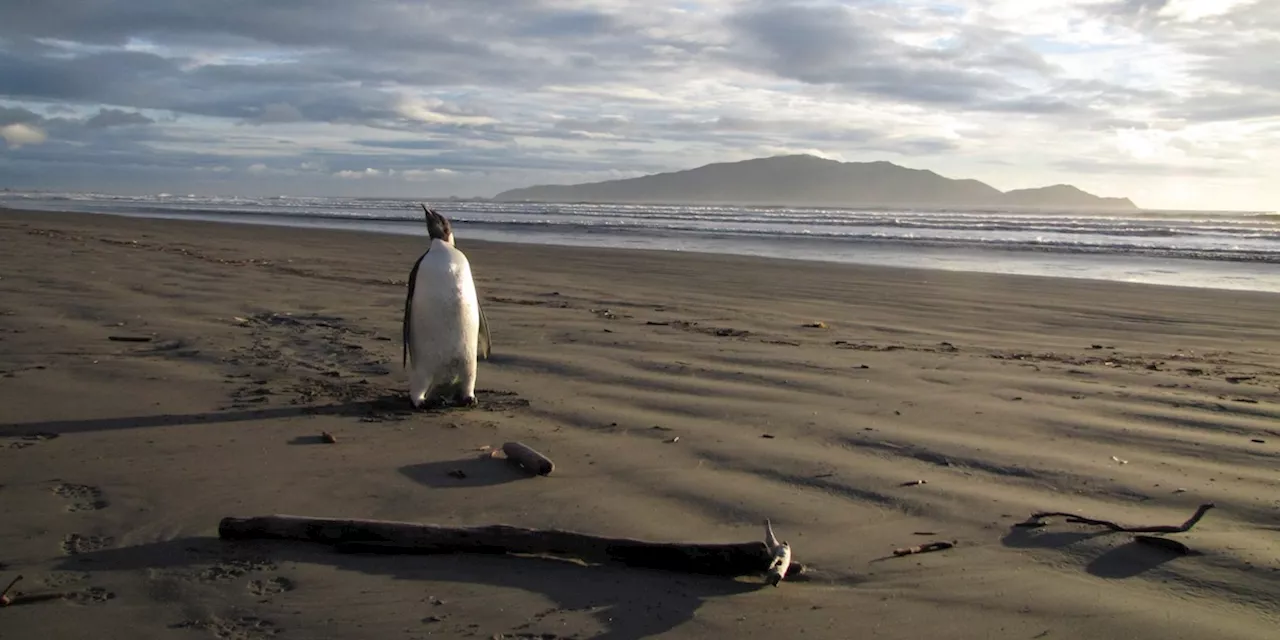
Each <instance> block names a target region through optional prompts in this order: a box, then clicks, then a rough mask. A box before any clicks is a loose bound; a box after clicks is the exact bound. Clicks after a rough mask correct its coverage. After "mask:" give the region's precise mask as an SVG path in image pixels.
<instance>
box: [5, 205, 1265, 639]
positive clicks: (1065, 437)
mask: <svg viewBox="0 0 1280 640" xmlns="http://www.w3.org/2000/svg"><path fill="white" fill-rule="evenodd" d="M444 212H445V213H446V214H447V211H444ZM458 245H459V247H460V248H461V249H463V250H464V251H466V252H467V254H468V256H469V257H470V260H471V264H472V268H473V270H474V272H475V274H476V277H477V285H478V287H479V289H480V295H481V299H482V301H483V303H484V305H485V308H486V312H487V314H488V319H489V322H490V324H491V327H492V331H493V340H494V346H493V349H494V354H493V358H492V359H491V360H489V361H484V362H481V364H480V369H479V371H480V373H479V383H478V389H479V393H478V397H479V402H480V404H479V406H478V407H475V408H471V409H453V410H447V411H440V412H430V413H427V412H412V411H410V410H409V409H408V405H407V397H406V375H405V372H404V371H403V370H402V368H401V364H400V359H401V351H400V314H401V309H402V304H403V294H404V281H405V278H406V277H407V275H408V271H409V268H410V267H411V266H412V263H413V261H414V260H415V259H416V258H417V256H418V255H419V254H420V253H421V251H422V250H423V248H424V240H423V239H422V238H411V237H403V236H392V235H375V234H362V233H354V232H339V231H321V230H300V229H288V228H276V227H267V226H251V225H229V224H214V223H199V222H186V221H161V220H146V219H137V218H123V217H111V216H102V215H85V214H62V213H37V212H23V211H14V210H0V255H3V256H4V257H3V260H0V265H3V267H2V268H0V291H3V298H2V302H0V407H3V415H2V416H0V505H3V517H0V543H2V546H0V587H3V585H4V584H7V583H8V581H9V580H10V579H12V577H14V576H16V575H19V574H21V575H22V576H24V579H23V580H22V581H21V582H19V583H18V584H17V585H16V586H15V587H14V592H16V593H17V599H18V604H16V605H14V606H11V607H6V608H3V609H0V638H14V639H15V640H22V639H26V638H88V637H94V638H130V639H138V640H142V639H149V638H198V637H219V638H234V639H237V640H240V639H243V640H258V639H261V638H275V637H279V638H306V639H319V638H335V639H338V638H426V637H444V638H454V637H457V638H462V637H477V638H491V637H505V638H615V639H624V638H649V637H662V638H703V637H706V638H770V639H773V640H780V639H786V638H832V639H835V638H840V639H845V638H891V639H903V640H906V639H923V638H937V639H942V638H954V639H967V638H975V639H977V638H983V639H988V638H1026V639H1031V638H1050V639H1052V638H1071V639H1104V638H1117V639H1120V638H1124V639H1150V640H1171V639H1174V638H1186V639H1197V640H1199V639H1205V638H1215V639H1235V638H1258V639H1262V638H1275V637H1276V633H1277V632H1276V629H1277V628H1280V604H1277V603H1280V330H1278V329H1277V327H1278V324H1277V321H1278V319H1280V295H1273V294H1264V293H1248V292H1234V291H1217V290H1207V289H1192V288H1179V287H1156V286H1149V285H1130V284H1123V283H1115V282H1101V281H1086V280H1066V279H1061V280H1060V279H1050V278H1032V277H1014V276H998V275H978V274H967V273H959V272H943V271H926V270H905V269H889V268H872V267H860V266H851V265H834V264H820V263H808V262H798V261H781V260H765V259H755V258H749V257H733V256H726V255H719V256H713V255H695V254H685V253H673V252H642V251H626V250H593V249H583V248H571V249H570V248H559V247H550V246H535V245H518V244H491V243H482V242H476V241H469V240H468V239H467V238H466V237H465V236H464V237H459V238H458ZM817 323H821V326H817V327H814V326H807V325H812V324H817ZM112 337H116V338H121V337H124V338H133V339H138V340H145V341H121V340H118V339H117V340H113V339H112ZM322 432H328V433H331V434H333V435H334V436H335V438H336V440H337V442H336V444H326V443H322V442H320V441H319V439H318V436H319V434H321V433H322ZM517 440H518V441H521V442H525V443H527V444H529V445H531V446H533V447H535V448H537V449H538V450H540V451H542V452H544V453H546V454H547V455H548V456H550V457H551V458H552V459H553V460H554V461H555V463H556V470H555V472H554V473H553V474H552V475H550V476H547V477H530V476H528V475H527V474H524V473H522V472H520V471H519V470H517V469H514V468H512V466H510V465H508V464H507V463H505V462H503V461H501V460H497V459H492V458H489V459H485V458H483V457H482V454H483V453H484V451H485V448H486V447H500V446H501V445H502V443H504V442H508V441H517ZM457 471H462V472H463V473H461V474H459V473H456V472H457ZM460 475H462V476H465V477H458V476H460ZM917 481H923V482H922V483H917ZM1203 503H1213V504H1214V505H1215V508H1214V509H1212V510H1210V511H1209V512H1208V513H1207V514H1206V515H1205V516H1204V518H1203V520H1201V521H1200V522H1199V523H1198V524H1196V526H1195V527H1194V528H1193V529H1191V530H1190V531H1187V532H1185V533H1179V534H1174V535H1169V536H1167V537H1168V538H1171V539H1176V540H1179V541H1181V542H1183V543H1185V544H1186V545H1187V546H1188V547H1189V548H1190V549H1191V550H1193V551H1194V552H1195V553H1194V554H1193V555H1185V556H1184V555H1177V554H1175V553H1173V552H1170V551H1168V550H1165V549H1162V548H1159V547H1154V546H1150V545H1147V544H1141V543H1137V542H1134V541H1133V540H1134V537H1133V535H1131V534H1125V533H1113V532H1108V531H1106V530H1105V529H1103V528H1100V527H1096V526H1086V525H1083V524H1075V523H1068V522H1064V520H1063V519H1062V518H1052V519H1047V520H1045V522H1046V523H1047V524H1046V525H1045V526H1043V527H1015V526H1014V525H1015V524H1017V523H1019V522H1023V521H1025V520H1026V519H1027V518H1028V516H1029V515H1030V514H1032V513H1034V512H1037V511H1069V512H1075V513H1079V514H1081V515H1085V516H1089V517H1093V518H1100V519H1107V520H1114V521H1117V522H1119V523H1121V524H1125V525H1176V524H1180V523H1182V522H1183V521H1184V520H1186V519H1187V518H1188V517H1190V516H1191V514H1192V513H1193V512H1194V511H1195V510H1196V508H1197V506H1198V505H1201V504H1203ZM268 514H293V515H303V516H323V517H341V518H372V519H387V520H400V521H413V522H423V523H436V524H445V525H456V526H475V525H485V524H495V523H503V524H511V525H519V526H523V527H545V528H558V529H568V530H573V531H579V532H583V533H590V534H597V535H608V536H626V537H634V538H643V539H647V540H654V541H671V542H681V541H686V542H739V541H750V540H758V539H760V538H761V535H762V531H761V529H762V528H761V524H760V523H761V522H762V521H763V520H764V519H765V518H769V519H771V521H772V523H773V526H774V528H775V530H776V531H777V533H778V535H779V537H780V538H782V539H785V540H787V541H789V542H790V543H791V544H792V546H793V549H794V553H795V557H796V560H798V561H801V562H804V563H805V564H806V565H809V566H810V567H811V569H810V571H809V572H808V573H806V574H805V575H803V576H800V578H799V579H796V580H788V581H786V582H784V583H782V584H781V585H780V586H779V587H777V588H774V587H770V586H768V585H763V584H762V580H761V579H760V578H741V579H736V580H735V579H728V578H714V577H704V576H695V575H687V574H680V573H671V572H662V571H652V570H644V569H636V568H630V567H617V566H608V565H606V566H582V565H580V564H575V563H571V562H566V561H561V560H551V559H535V558H526V557H514V556H495V555H467V554H456V555H440V556H380V555H379V556H375V555H363V554H340V553H335V552H334V551H333V550H331V549H329V548H326V547H324V546H321V545H314V544H306V543H301V542H265V541H249V542H229V541H223V540H219V539H218V537H217V528H218V523H219V521H220V520H221V519H222V518H223V517H226V516H237V517H248V516H258V515H268ZM934 541H948V542H952V543H953V544H954V545H955V546H954V547H953V548H950V549H947V550H944V551H938V552H935V553H928V554H920V555H910V556H904V557H894V556H893V551H894V550H895V549H898V548H903V547H909V546H912V545H918V544H923V543H928V542H934ZM50 594H62V595H61V597H56V596H50V597H48V598H41V597H40V596H49V595H50ZM11 595H13V593H11ZM24 599H25V600H24Z"/></svg>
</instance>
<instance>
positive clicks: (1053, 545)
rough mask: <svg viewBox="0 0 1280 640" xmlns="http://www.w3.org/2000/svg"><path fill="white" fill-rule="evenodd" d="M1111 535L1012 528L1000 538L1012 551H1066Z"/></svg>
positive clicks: (1109, 533) (1106, 533) (1108, 533)
mask: <svg viewBox="0 0 1280 640" xmlns="http://www.w3.org/2000/svg"><path fill="white" fill-rule="evenodd" d="M1105 535H1111V532H1109V531H1044V530H1042V529H1037V528H1027V527H1012V528H1011V529H1010V530H1009V533H1006V534H1005V535H1004V537H1003V538H1000V544H1003V545H1004V546H1006V547H1009V548H1011V549H1065V548H1067V547H1069V546H1071V545H1074V544H1079V543H1081V542H1086V541H1088V540H1092V539H1094V538H1097V537H1100V536H1105Z"/></svg>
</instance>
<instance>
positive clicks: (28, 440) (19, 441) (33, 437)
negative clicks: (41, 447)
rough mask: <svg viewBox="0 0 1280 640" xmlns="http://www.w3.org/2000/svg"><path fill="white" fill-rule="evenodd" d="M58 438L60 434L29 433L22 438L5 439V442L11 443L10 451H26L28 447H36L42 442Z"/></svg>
mask: <svg viewBox="0 0 1280 640" xmlns="http://www.w3.org/2000/svg"><path fill="white" fill-rule="evenodd" d="M57 437H58V434H56V433H28V434H26V435H22V436H15V437H12V438H5V440H8V441H9V448H10V449H26V448H27V447H34V446H36V445H37V444H40V443H41V442H46V441H48V440H53V439H54V438H57Z"/></svg>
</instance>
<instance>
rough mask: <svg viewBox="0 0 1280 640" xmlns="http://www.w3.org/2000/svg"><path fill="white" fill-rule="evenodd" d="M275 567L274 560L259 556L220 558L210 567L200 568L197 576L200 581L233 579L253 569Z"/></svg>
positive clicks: (259, 569)
mask: <svg viewBox="0 0 1280 640" xmlns="http://www.w3.org/2000/svg"><path fill="white" fill-rule="evenodd" d="M275 568H276V564H275V563H274V562H272V561H270V560H266V559H261V558H255V559H247V560H246V559H230V560H222V561H220V562H218V564H215V565H213V566H212V567H208V568H206V569H202V570H201V571H200V573H199V574H197V578H199V579H200V581H202V582H219V581H222V580H234V579H236V578H240V577H243V576H246V575H248V574H250V573H252V572H254V571H270V570H272V569H275Z"/></svg>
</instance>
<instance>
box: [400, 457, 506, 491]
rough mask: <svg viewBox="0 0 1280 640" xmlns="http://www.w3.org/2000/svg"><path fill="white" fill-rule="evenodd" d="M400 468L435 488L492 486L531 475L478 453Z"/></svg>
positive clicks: (402, 472)
mask: <svg viewBox="0 0 1280 640" xmlns="http://www.w3.org/2000/svg"><path fill="white" fill-rule="evenodd" d="M399 471H400V473H401V474H403V475H404V476H405V477H406V478H409V479H410V480H413V481H414V482H416V483H418V484H421V485H424V486H427V487H432V488H434V489H468V488H473V487H492V486H495V485H500V484H507V483H508V482H516V481H519V480H527V479H529V478H530V475H529V474H527V473H525V472H523V471H521V470H520V469H517V468H516V467H515V465H513V464H511V463H510V462H509V461H507V460H505V459H502V458H481V457H479V456H477V457H474V458H463V459H461V460H443V461H438V462H423V463H420V464H410V465H405V466H403V467H400V469H399Z"/></svg>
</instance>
